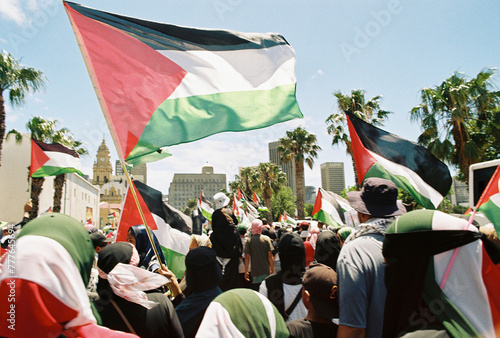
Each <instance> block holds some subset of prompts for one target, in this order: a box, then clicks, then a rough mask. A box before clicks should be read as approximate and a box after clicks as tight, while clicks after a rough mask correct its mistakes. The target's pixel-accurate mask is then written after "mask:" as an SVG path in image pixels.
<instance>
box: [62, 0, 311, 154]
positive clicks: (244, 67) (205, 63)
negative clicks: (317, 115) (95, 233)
mask: <svg viewBox="0 0 500 338" xmlns="http://www.w3.org/2000/svg"><path fill="white" fill-rule="evenodd" d="M64 6H65V8H66V12H67V14H68V16H69V19H70V21H71V25H72V27H73V30H74V32H75V36H76V39H77V41H78V44H79V46H80V50H81V52H82V54H83V58H84V60H85V63H86V65H87V68H88V71H89V73H90V77H91V80H92V82H93V84H94V87H95V90H96V94H97V96H98V98H99V102H100V104H101V108H102V110H103V112H104V115H105V117H106V121H107V123H108V126H109V128H110V131H111V135H113V138H114V139H115V140H116V142H117V144H118V145H119V147H118V149H117V151H118V152H119V154H120V156H121V157H122V158H124V159H125V160H126V161H131V160H134V159H136V158H138V157H142V156H144V155H147V154H154V153H155V152H157V151H158V150H159V149H161V148H162V147H165V146H170V145H175V144H180V143H186V142H192V141H195V140H199V139H202V138H204V137H207V136H210V135H213V134H217V133H220V132H224V131H233V132H236V131H245V130H254V129H259V128H264V127H268V126H271V125H273V124H276V123H280V122H285V121H288V120H291V119H294V118H302V117H303V115H302V113H301V111H300V109H299V106H298V104H297V100H296V97H295V88H296V76H295V51H294V50H293V49H292V47H291V46H290V45H289V44H288V42H287V41H286V40H285V38H284V37H283V36H281V35H279V34H274V33H267V34H261V33H240V32H234V31H227V30H208V29H198V28H189V27H180V26H174V25H170V24H163V23H157V22H150V21H145V20H140V19H136V18H131V17H126V16H122V15H117V14H113V13H107V12H102V11H98V10H95V9H91V8H88V7H84V6H80V5H78V4H75V3H72V2H67V1H64ZM110 74H113V76H110ZM158 156H161V154H158Z"/></svg>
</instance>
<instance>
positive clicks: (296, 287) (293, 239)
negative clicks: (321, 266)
mask: <svg viewBox="0 0 500 338" xmlns="http://www.w3.org/2000/svg"><path fill="white" fill-rule="evenodd" d="M278 250H279V256H280V261H281V271H280V272H279V273H277V274H275V275H271V276H269V277H267V278H266V279H265V280H264V282H262V283H261V285H260V288H259V292H260V293H261V294H263V295H264V296H265V297H267V298H269V300H270V301H271V303H273V304H274V306H276V308H277V309H278V311H279V312H280V314H281V315H282V316H283V319H285V321H289V320H295V319H302V318H304V317H305V316H306V315H307V309H306V308H305V306H304V303H303V302H302V293H301V292H302V276H303V274H304V271H305V269H306V252H305V247H304V241H303V240H302V239H301V238H300V236H299V235H298V234H296V233H286V234H284V235H283V236H282V237H281V239H280V241H279V243H278Z"/></svg>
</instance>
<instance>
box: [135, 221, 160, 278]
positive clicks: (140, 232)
mask: <svg viewBox="0 0 500 338" xmlns="http://www.w3.org/2000/svg"><path fill="white" fill-rule="evenodd" d="M129 231H132V233H133V234H134V237H135V247H136V249H137V252H139V257H140V261H139V265H138V266H139V267H144V268H146V269H149V265H150V263H151V260H152V259H153V257H154V256H155V252H154V250H153V247H152V245H151V241H150V240H149V237H148V233H147V230H146V227H145V226H144V224H140V225H134V226H131V227H130V228H129ZM151 234H152V235H153V240H154V242H155V246H156V250H157V251H158V254H159V255H160V259H157V261H160V260H161V262H162V263H163V264H165V265H167V264H166V262H165V256H163V251H162V250H161V247H160V243H159V242H158V239H157V238H156V235H155V234H154V233H153V232H152V231H151ZM158 267H159V266H158ZM158 267H156V268H158ZM154 270H156V269H154Z"/></svg>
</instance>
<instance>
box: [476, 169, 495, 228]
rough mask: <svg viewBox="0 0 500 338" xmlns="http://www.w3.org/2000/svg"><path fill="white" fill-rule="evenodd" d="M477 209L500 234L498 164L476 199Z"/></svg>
mask: <svg viewBox="0 0 500 338" xmlns="http://www.w3.org/2000/svg"><path fill="white" fill-rule="evenodd" d="M478 205H479V207H478V210H479V211H481V212H482V213H484V214H485V216H486V217H488V219H489V220H490V222H491V223H493V225H494V226H495V230H496V231H497V234H500V166H498V167H497V169H496V170H495V173H494V174H493V176H492V177H491V179H490V181H489V182H488V185H487V186H486V188H485V189H484V192H483V193H482V195H481V198H480V199H479V201H478Z"/></svg>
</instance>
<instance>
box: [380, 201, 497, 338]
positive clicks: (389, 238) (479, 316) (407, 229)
mask: <svg viewBox="0 0 500 338" xmlns="http://www.w3.org/2000/svg"><path fill="white" fill-rule="evenodd" d="M479 239H481V240H482V241H478V240H479ZM483 249H484V250H483ZM456 250H457V251H456ZM382 252H383V255H384V258H385V261H386V269H385V284H386V286H387V298H386V304H385V314H384V327H383V336H385V337H394V336H396V335H398V333H401V332H402V331H405V330H406V329H407V328H408V327H409V326H411V325H413V326H415V325H416V323H421V324H423V325H425V324H426V323H425V320H424V316H422V315H421V314H422V313H425V312H426V311H428V312H430V313H427V315H428V317H427V318H430V317H434V316H435V317H437V319H438V322H439V323H440V324H441V325H442V327H444V328H445V329H446V331H447V332H448V334H450V335H451V336H455V337H458V336H459V337H465V336H474V337H479V336H481V337H482V336H490V335H491V336H494V335H495V332H494V326H495V325H494V323H493V319H494V318H498V310H497V309H498V308H499V307H500V304H499V303H500V301H498V297H496V296H495V294H497V289H498V278H496V279H495V280H493V283H492V284H489V283H490V282H491V279H490V278H489V277H490V276H491V277H494V276H495V273H496V274H497V275H496V276H498V268H497V267H496V266H495V265H494V264H498V263H499V262H500V260H499V259H498V258H499V256H498V255H499V253H500V251H499V249H498V247H496V246H495V245H494V244H493V243H491V242H490V241H489V240H487V239H486V236H484V234H481V233H480V232H478V230H477V228H475V227H474V226H473V225H470V224H468V222H467V221H466V220H463V219H459V218H456V217H453V216H450V215H447V214H444V213H442V212H439V211H434V210H415V211H411V212H409V213H407V214H404V215H402V216H400V217H399V218H398V219H397V220H396V221H395V222H393V223H392V224H391V225H390V226H389V227H388V228H387V230H386V234H385V238H384V244H383V249H382ZM485 253H487V254H485ZM452 257H455V258H452ZM452 260H453V265H452V268H451V270H449V274H447V273H446V271H448V266H449V264H450V262H452ZM445 278H446V281H445V283H444V285H441V284H442V283H443V280H444V279H445ZM488 285H489V286H490V287H488ZM490 291H493V293H490ZM493 314H495V315H493ZM419 315H420V318H419ZM435 317H434V318H435ZM495 324H498V323H495ZM418 326H419V328H418V329H420V328H421V326H422V325H418ZM413 329H415V327H413ZM411 330H412V329H410V331H411Z"/></svg>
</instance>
